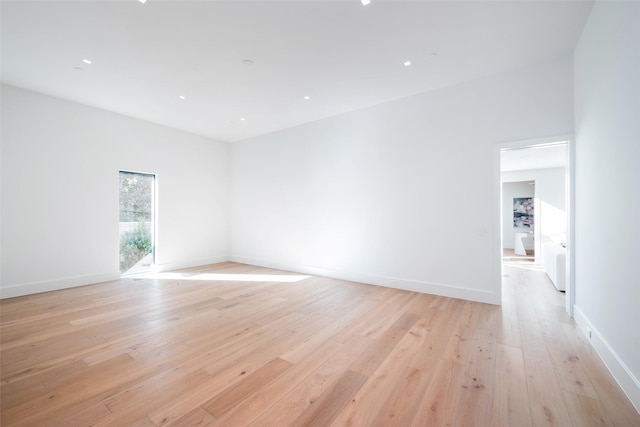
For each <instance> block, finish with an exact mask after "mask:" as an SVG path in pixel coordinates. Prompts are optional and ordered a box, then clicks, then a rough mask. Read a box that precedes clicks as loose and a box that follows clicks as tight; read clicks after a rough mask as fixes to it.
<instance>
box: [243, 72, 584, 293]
mask: <svg viewBox="0 0 640 427" xmlns="http://www.w3.org/2000/svg"><path fill="white" fill-rule="evenodd" d="M572 114H573V111H572V67H571V61H570V59H564V60H559V61H557V62H553V63H549V64H543V65H540V66H537V67H532V68H528V69H524V70H516V71H513V72H510V73H505V74H501V75H496V76H492V77H488V78H484V79H480V80H477V81H474V82H470V83H466V84H462V85H458V86H453V87H449V88H445V89H442V90H438V91H434V92H430V93H427V94H421V95H417V96H413V97H410V98H405V99H402V100H398V101H394V102H390V103H386V104H383V105H379V106H375V107H372V108H368V109H364V110H360V111H357V112H353V113H348V114H343V115H340V116H337V117H333V118H329V119H326V120H322V121H318V122H315V123H311V124H307V125H303V126H300V127H297V128H292V129H288V130H285V131H282V132H277V133H274V134H270V135H267V136H263V137H259V138H255V139H251V140H248V141H244V142H240V143H236V144H233V145H232V147H231V159H232V164H231V194H232V201H231V236H232V237H231V258H232V259H234V260H238V261H244V262H249V263H253V264H258V265H265V266H275V267H280V268H287V269H290V270H295V271H300V272H309V273H317V274H323V275H327V276H333V277H340V278H346V279H353V280H360V281H364V282H368V283H375V284H382V285H387V286H396V287H402V288H406V289H415V290H420V291H425V292H430V293H435V294H440V295H447V296H453V297H461V298H468V299H473V300H478V301H486V302H494V303H495V302H499V301H500V292H499V289H500V278H499V277H496V274H495V271H496V270H495V265H494V264H495V262H499V261H498V260H499V256H500V254H499V248H498V247H497V245H498V244H499V242H495V239H493V237H492V236H494V235H495V233H497V231H496V230H494V229H493V227H494V225H493V224H494V222H495V221H493V218H492V217H493V215H495V214H496V213H495V212H494V209H493V204H492V203H493V194H494V188H493V186H494V184H493V182H494V181H493V173H494V168H496V167H497V165H494V163H493V145H494V144H495V143H497V142H501V141H513V140H522V139H530V138H536V137H541V136H550V135H560V134H568V133H572V132H573V128H572V118H573V116H572Z"/></svg>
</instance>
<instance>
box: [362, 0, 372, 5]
mask: <svg viewBox="0 0 640 427" xmlns="http://www.w3.org/2000/svg"><path fill="white" fill-rule="evenodd" d="M360 3H362V5H363V6H366V5H368V4H369V3H371V0H360Z"/></svg>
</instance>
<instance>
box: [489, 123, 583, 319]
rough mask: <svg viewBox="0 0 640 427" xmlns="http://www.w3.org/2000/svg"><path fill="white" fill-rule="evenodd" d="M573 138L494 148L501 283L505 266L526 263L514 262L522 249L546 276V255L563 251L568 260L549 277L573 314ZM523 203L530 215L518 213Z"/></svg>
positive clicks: (541, 140)
mask: <svg viewBox="0 0 640 427" xmlns="http://www.w3.org/2000/svg"><path fill="white" fill-rule="evenodd" d="M571 140H572V137H571V136H569V135H565V136H561V137H557V138H543V139H538V140H529V141H516V142H511V143H502V144H496V147H495V159H496V164H497V167H496V173H495V181H494V182H495V185H496V189H497V191H496V202H495V203H496V216H497V221H498V223H497V230H498V231H497V233H496V234H497V235H496V236H495V238H496V243H497V244H498V247H499V248H500V249H499V259H498V260H497V261H496V264H497V268H496V270H497V271H499V274H500V279H499V280H498V281H499V282H500V283H502V278H503V267H504V265H506V264H504V262H506V263H507V264H509V265H513V264H514V262H515V263H516V264H517V263H518V262H522V261H525V259H516V258H517V254H515V252H518V251H520V252H521V253H522V254H524V255H521V256H532V257H533V262H531V263H529V266H532V267H533V268H536V269H540V270H544V271H545V272H547V270H548V269H549V267H548V265H547V264H549V261H548V259H547V258H548V257H547V256H545V253H547V254H551V253H555V252H562V253H563V254H564V257H562V258H558V259H561V261H558V262H561V267H562V268H561V269H560V268H556V269H555V272H553V273H551V274H550V273H549V272H547V274H549V278H550V280H551V282H552V283H553V285H554V286H556V288H557V289H558V292H561V291H566V295H565V296H566V311H567V313H568V314H569V315H570V316H573V301H574V299H573V298H574V284H573V270H572V266H573V258H572V253H571V247H572V241H573V221H572V212H573V189H572V185H573V179H572V175H573V144H572V143H571ZM505 198H506V199H508V200H506V199H505ZM505 200H506V201H505ZM523 204H525V205H526V206H528V207H529V210H527V209H525V210H527V212H524V211H525V210H522V209H516V206H521V205H523ZM518 211H521V212H524V213H521V212H518ZM522 215H524V216H525V220H524V221H521V220H520V217H521V216H522ZM523 226H524V227H523ZM519 245H520V246H519ZM511 248H513V251H514V254H513V258H510V259H505V250H511ZM496 252H498V251H496ZM554 265H556V264H554ZM523 267H524V265H523Z"/></svg>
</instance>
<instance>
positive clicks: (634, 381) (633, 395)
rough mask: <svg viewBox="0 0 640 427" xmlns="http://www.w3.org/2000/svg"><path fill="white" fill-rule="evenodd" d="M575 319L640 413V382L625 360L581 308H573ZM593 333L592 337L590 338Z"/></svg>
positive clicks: (575, 306)
mask: <svg viewBox="0 0 640 427" xmlns="http://www.w3.org/2000/svg"><path fill="white" fill-rule="evenodd" d="M573 309H574V310H573V313H574V319H575V321H576V323H577V324H578V326H579V327H580V329H582V332H583V333H584V334H585V336H586V337H587V338H589V342H590V343H591V345H592V346H593V348H594V349H595V350H596V353H598V355H599V356H600V359H602V361H603V362H604V364H605V366H606V367H607V368H608V369H609V371H610V372H611V375H613V378H614V379H615V380H616V381H617V383H618V385H620V387H621V388H622V391H623V392H624V394H626V395H627V397H628V398H629V400H630V401H631V404H632V405H633V406H634V407H635V408H636V411H638V412H639V413H640V381H638V378H636V377H635V376H634V375H633V372H631V370H630V369H629V367H628V366H627V365H626V363H624V360H622V359H621V358H620V356H618V354H617V353H616V352H615V350H614V349H613V348H612V347H611V346H610V345H609V343H608V342H607V340H605V339H604V337H603V336H602V335H601V334H600V332H599V331H598V329H597V328H596V327H595V326H594V325H593V323H591V321H590V320H589V319H588V318H587V316H586V315H585V314H584V312H583V311H582V310H580V307H578V306H577V305H574V307H573ZM589 331H591V337H589Z"/></svg>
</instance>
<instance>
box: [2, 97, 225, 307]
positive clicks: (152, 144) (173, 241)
mask: <svg viewBox="0 0 640 427" xmlns="http://www.w3.org/2000/svg"><path fill="white" fill-rule="evenodd" d="M1 108H2V110H1V114H2V116H1V117H2V133H1V141H2V216H1V220H2V251H1V256H2V287H1V291H2V296H3V297H10V296H15V295H22V294H26V293H32V292H39V291H44V290H50V289H56V288H60V287H67V286H73V285H80V284H87V283H92V282H97V281H102V280H110V279H114V278H118V277H119V272H118V251H119V246H118V191H119V190H118V171H119V170H120V169H126V170H133V171H141V172H152V173H155V174H157V193H158V194H157V195H158V216H157V221H158V229H157V232H158V234H157V254H156V255H157V257H156V261H157V263H158V267H159V268H160V269H164V268H174V267H185V266H192V265H202V264H206V263H210V262H216V261H221V260H226V259H227V254H228V217H227V214H228V172H229V171H228V155H229V149H228V145H227V144H223V143H218V142H215V141H211V140H208V139H205V138H201V137H197V136H194V135H190V134H187V133H184V132H180V131H176V130H172V129H169V128H165V127H161V126H157V125H154V124H150V123H147V122H142V121H139V120H135V119H131V118H128V117H124V116H120V115H116V114H112V113H108V112H105V111H102V110H97V109H94V108H90V107H86V106H82V105H79V104H75V103H70V102H66V101H62V100H59V99H55V98H51V97H47V96H44V95H40V94H36V93H33V92H28V91H24V90H21V89H17V88H14V87H10V86H2V104H1Z"/></svg>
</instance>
